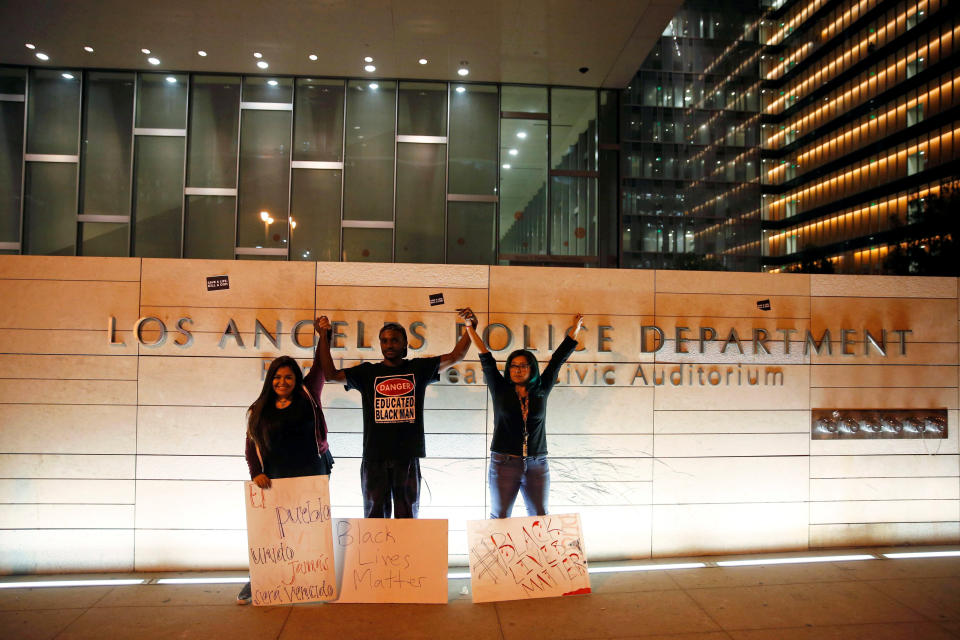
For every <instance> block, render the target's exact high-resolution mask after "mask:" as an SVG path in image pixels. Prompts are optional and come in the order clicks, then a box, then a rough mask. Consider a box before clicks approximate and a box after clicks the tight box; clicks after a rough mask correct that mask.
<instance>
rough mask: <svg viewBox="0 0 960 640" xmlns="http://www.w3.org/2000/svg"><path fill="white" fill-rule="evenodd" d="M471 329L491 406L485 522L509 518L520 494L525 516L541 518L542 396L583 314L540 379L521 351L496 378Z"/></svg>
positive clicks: (544, 482)
mask: <svg viewBox="0 0 960 640" xmlns="http://www.w3.org/2000/svg"><path fill="white" fill-rule="evenodd" d="M475 325H476V318H475V317H474V318H473V322H467V331H468V332H469V333H470V338H471V339H472V340H473V343H474V344H475V345H476V346H477V350H478V351H479V352H480V365H481V366H482V367H483V377H484V380H485V381H486V383H487V389H489V391H490V397H491V399H492V400H493V420H494V429H493V442H492V443H491V444H490V466H489V471H488V474H487V481H488V483H489V485H490V517H491V518H509V517H510V513H511V512H512V511H513V503H514V502H515V501H516V499H517V492H521V493H522V494H523V501H524V503H525V504H526V505H527V514H528V515H544V514H546V513H547V496H548V494H549V492H550V467H549V465H548V464H547V434H546V418H547V396H549V395H550V391H551V390H552V389H553V386H554V384H556V381H557V373H558V371H559V369H560V366H561V365H563V363H564V362H566V361H567V358H569V357H570V354H572V353H573V351H574V349H576V347H577V336H578V335H580V330H581V329H582V328H583V314H581V313H578V314H577V315H576V317H575V318H574V321H573V327H571V328H570V330H569V331H568V332H567V335H566V336H565V337H564V339H563V342H561V343H560V345H559V346H558V347H557V349H556V351H554V352H553V356H552V357H551V358H550V362H549V363H548V364H547V366H546V368H545V369H544V370H543V375H542V376H541V375H540V367H539V364H538V363H537V359H536V358H535V357H534V356H533V354H532V353H530V352H529V351H527V350H526V349H519V350H517V351H514V352H513V353H511V354H510V355H509V356H508V357H507V363H506V366H505V367H504V373H503V374H501V373H500V372H499V371H498V370H497V362H496V360H494V358H493V355H492V354H491V353H490V352H489V350H487V347H486V345H485V344H484V343H483V340H481V339H480V336H478V335H477V332H476V329H475V328H474V326H475Z"/></svg>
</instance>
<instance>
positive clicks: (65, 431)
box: [0, 383, 137, 454]
mask: <svg viewBox="0 0 960 640" xmlns="http://www.w3.org/2000/svg"><path fill="white" fill-rule="evenodd" d="M100 384H109V383H100ZM54 386H59V385H49V384H47V385H45V387H44V389H45V392H46V390H47V389H48V388H52V387H54ZM18 388H20V389H23V385H20V386H19V387H18ZM35 391H36V390H35V389H34V390H33V392H34V393H35ZM86 399H87V398H82V400H86ZM44 400H46V398H44ZM0 425H3V428H2V429H0V451H6V452H10V453H103V454H106V453H134V451H135V446H136V445H135V443H136V438H137V436H136V425H137V410H136V407H133V406H110V405H95V404H91V405H69V404H61V405H53V404H0Z"/></svg>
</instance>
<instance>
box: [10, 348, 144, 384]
mask: <svg viewBox="0 0 960 640" xmlns="http://www.w3.org/2000/svg"><path fill="white" fill-rule="evenodd" d="M0 378H28V379H31V380H136V379H137V358H136V356H120V355H117V356H65V355H2V354H0Z"/></svg>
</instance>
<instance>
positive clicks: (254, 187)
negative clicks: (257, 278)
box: [237, 109, 292, 248]
mask: <svg viewBox="0 0 960 640" xmlns="http://www.w3.org/2000/svg"><path fill="white" fill-rule="evenodd" d="M291 124H292V114H291V113H290V112H289V111H255V110H251V109H246V110H244V112H243V117H242V125H241V128H240V189H239V192H238V193H239V198H240V203H239V207H238V216H239V217H238V219H237V246H238V247H273V248H282V247H286V246H287V204H288V199H289V193H290V126H291ZM263 212H266V213H267V214H268V215H269V218H268V220H267V221H264V220H263ZM269 220H273V222H270V221H269Z"/></svg>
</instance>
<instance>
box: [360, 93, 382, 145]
mask: <svg viewBox="0 0 960 640" xmlns="http://www.w3.org/2000/svg"><path fill="white" fill-rule="evenodd" d="M370 88H371V89H373V90H374V91H376V90H377V89H379V88H380V85H378V84H377V83H376V82H371V83H370ZM361 137H363V136H361Z"/></svg>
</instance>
